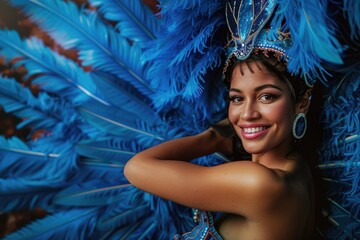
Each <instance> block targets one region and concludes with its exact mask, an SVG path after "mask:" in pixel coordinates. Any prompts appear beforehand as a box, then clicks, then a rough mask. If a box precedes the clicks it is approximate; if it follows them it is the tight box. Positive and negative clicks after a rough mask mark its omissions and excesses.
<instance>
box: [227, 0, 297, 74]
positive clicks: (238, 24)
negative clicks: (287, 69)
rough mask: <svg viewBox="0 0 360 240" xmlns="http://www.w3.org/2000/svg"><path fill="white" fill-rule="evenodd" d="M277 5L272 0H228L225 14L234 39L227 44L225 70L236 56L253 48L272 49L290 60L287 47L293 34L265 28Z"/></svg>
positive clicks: (240, 55) (281, 57)
mask: <svg viewBox="0 0 360 240" xmlns="http://www.w3.org/2000/svg"><path fill="white" fill-rule="evenodd" d="M275 7H276V4H275V2H274V1H273V0H261V1H255V0H240V1H236V0H235V1H230V0H229V1H227V4H226V10H225V13H226V22H227V25H228V28H229V32H230V35H231V36H230V37H231V39H230V40H229V42H228V44H227V46H226V48H227V53H226V63H225V68H224V72H225V71H226V70H227V67H228V66H229V64H230V62H231V61H230V60H231V59H232V58H233V57H236V58H237V59H239V60H244V59H246V58H248V57H249V55H250V54H251V53H252V52H253V51H254V50H261V51H263V52H265V54H266V52H268V51H271V52H273V53H274V54H275V56H277V57H278V58H279V60H280V59H282V60H287V59H288V55H287V50H288V49H289V48H290V47H291V46H292V40H291V38H290V34H289V33H283V32H281V31H280V29H273V28H264V27H265V25H266V23H267V22H268V21H269V19H270V18H271V16H272V15H273V12H274V10H275Z"/></svg>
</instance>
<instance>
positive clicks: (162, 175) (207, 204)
mask: <svg viewBox="0 0 360 240" xmlns="http://www.w3.org/2000/svg"><path fill="white" fill-rule="evenodd" d="M224 150H225V151H231V150H232V139H231V138H228V137H224V136H221V135H220V134H219V132H217V131H215V130H214V129H213V128H210V129H208V130H206V131H204V132H203V133H200V134H198V135H195V136H191V137H184V138H179V139H176V140H171V141H168V142H165V143H162V144H159V145H157V146H155V147H152V148H150V149H148V150H145V151H143V152H141V153H139V154H137V155H135V156H134V157H133V158H132V159H131V160H129V162H128V163H127V164H126V166H125V170H124V172H125V176H126V177H127V178H128V180H129V181H130V182H131V183H132V184H133V185H135V186H136V187H138V188H140V189H142V190H144V191H147V192H150V193H152V194H155V195H157V196H160V197H163V198H165V199H169V200H172V201H174V202H177V203H179V204H183V205H185V206H188V207H193V208H199V209H204V210H210V211H223V212H231V213H235V214H242V215H244V216H245V215H246V214H247V212H248V211H254V210H253V208H252V207H251V206H253V207H255V206H256V208H258V209H261V205H262V204H263V205H264V204H267V203H269V202H271V199H274V198H275V197H276V196H277V195H278V194H274V193H275V192H278V190H279V189H281V187H280V185H281V184H279V182H280V181H279V179H278V177H277V175H276V174H275V173H274V172H273V171H272V170H269V169H267V168H265V167H264V166H262V165H260V164H257V163H253V162H249V161H245V162H232V163H227V164H223V165H220V166H216V167H202V166H198V165H195V164H192V163H189V162H187V161H190V160H192V159H194V158H197V157H200V156H203V155H207V154H211V153H214V152H224ZM279 192H280V191H279ZM270 193H271V194H270ZM264 199H266V201H264ZM258 202H259V204H257V203H258Z"/></svg>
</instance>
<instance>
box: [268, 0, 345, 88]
mask: <svg viewBox="0 0 360 240" xmlns="http://www.w3.org/2000/svg"><path fill="white" fill-rule="evenodd" d="M276 2H277V3H278V6H279V8H278V10H277V12H276V13H275V16H274V19H273V20H272V22H271V25H272V27H273V28H274V29H278V28H279V26H281V28H280V29H281V31H286V30H288V31H290V33H291V37H292V38H293V39H294V41H293V46H292V47H291V48H290V50H289V51H288V52H287V54H288V56H289V62H288V69H289V71H290V72H292V73H295V74H301V75H302V76H304V77H306V78H307V81H308V82H309V84H310V85H312V84H314V82H315V81H316V80H318V79H322V80H323V81H326V80H325V75H324V74H328V72H327V71H326V69H325V68H324V66H323V65H322V64H323V62H324V61H325V62H330V63H335V64H342V63H343V61H342V58H341V53H342V51H343V47H342V45H341V44H340V42H339V40H338V39H337V38H336V34H337V32H336V27H337V26H336V24H335V22H334V21H333V20H332V19H331V18H330V16H329V15H328V14H327V0H321V1H316V2H313V1H307V0H300V1H283V0H276ZM299 53H304V54H299Z"/></svg>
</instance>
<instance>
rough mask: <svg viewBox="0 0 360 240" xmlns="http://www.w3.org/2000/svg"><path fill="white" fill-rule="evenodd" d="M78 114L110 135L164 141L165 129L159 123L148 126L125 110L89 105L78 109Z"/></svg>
mask: <svg viewBox="0 0 360 240" xmlns="http://www.w3.org/2000/svg"><path fill="white" fill-rule="evenodd" d="M78 112H79V113H80V114H81V115H82V116H83V118H84V119H85V120H86V121H87V122H89V123H90V124H92V125H93V126H95V127H96V128H98V129H101V130H102V131H105V132H107V133H108V134H111V135H115V136H116V135H118V136H122V135H126V134H132V135H129V136H132V137H135V138H136V137H143V138H146V139H149V141H154V140H156V141H163V140H164V139H165V138H164V137H165V133H166V129H165V126H164V125H161V123H159V126H156V125H149V124H148V123H147V119H146V117H145V116H144V117H142V118H141V119H140V118H139V117H138V116H136V115H134V114H132V113H130V112H128V111H126V110H122V109H116V110H115V109H114V108H109V107H107V106H104V105H103V106H102V105H96V104H93V103H91V104H88V106H83V107H81V108H78ZM150 117H151V116H150ZM150 123H151V120H150Z"/></svg>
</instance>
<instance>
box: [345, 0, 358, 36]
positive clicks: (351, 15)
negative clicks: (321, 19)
mask: <svg viewBox="0 0 360 240" xmlns="http://www.w3.org/2000/svg"><path fill="white" fill-rule="evenodd" d="M359 12H360V2H359V1H357V0H343V14H344V15H345V17H346V19H347V21H348V23H349V26H350V37H351V38H352V40H354V41H356V40H359V38H360V18H359Z"/></svg>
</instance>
